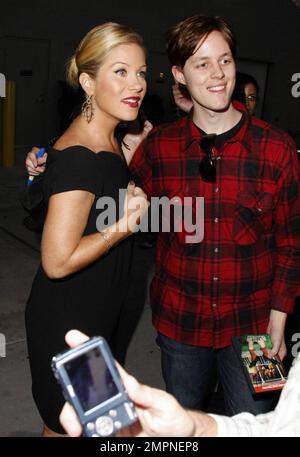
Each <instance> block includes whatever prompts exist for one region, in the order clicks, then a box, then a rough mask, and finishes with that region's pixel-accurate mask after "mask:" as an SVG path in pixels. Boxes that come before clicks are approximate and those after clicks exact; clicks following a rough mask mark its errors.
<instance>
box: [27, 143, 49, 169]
mask: <svg viewBox="0 0 300 457" xmlns="http://www.w3.org/2000/svg"><path fill="white" fill-rule="evenodd" d="M38 151H39V148H37V147H35V146H34V147H33V148H32V149H31V151H30V152H28V154H27V156H26V160H25V166H26V169H27V172H28V174H29V175H30V176H38V175H39V174H41V173H44V171H45V165H46V160H47V153H45V154H44V155H43V157H41V158H40V159H37V158H36V155H37V153H38Z"/></svg>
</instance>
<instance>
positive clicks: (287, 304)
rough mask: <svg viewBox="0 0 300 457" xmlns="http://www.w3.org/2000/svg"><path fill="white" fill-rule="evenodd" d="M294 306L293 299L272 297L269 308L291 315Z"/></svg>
mask: <svg viewBox="0 0 300 457" xmlns="http://www.w3.org/2000/svg"><path fill="white" fill-rule="evenodd" d="M294 306H295V298H285V297H280V296H276V297H275V296H273V297H272V299H271V304H270V308H271V309H276V310H277V311H281V312H282V313H287V314H292V312H293V310H294Z"/></svg>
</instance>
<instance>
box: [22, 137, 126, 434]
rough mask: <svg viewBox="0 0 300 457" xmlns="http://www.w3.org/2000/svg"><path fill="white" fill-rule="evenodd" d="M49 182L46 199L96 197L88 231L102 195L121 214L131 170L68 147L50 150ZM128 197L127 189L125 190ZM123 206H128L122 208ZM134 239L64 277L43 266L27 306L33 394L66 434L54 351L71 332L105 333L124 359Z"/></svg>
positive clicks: (48, 420)
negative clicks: (76, 194)
mask: <svg viewBox="0 0 300 457" xmlns="http://www.w3.org/2000/svg"><path fill="white" fill-rule="evenodd" d="M48 153H49V155H48V159H47V172H46V175H45V181H44V192H45V198H46V201H47V199H49V198H50V197H51V195H53V194H57V193H60V192H68V191H72V190H86V191H89V192H91V193H93V194H94V195H95V196H96V198H95V201H94V203H93V206H92V208H91V211H90V214H89V217H88V222H87V226H86V229H85V232H84V235H89V234H91V233H94V232H96V231H97V229H96V219H97V217H98V216H99V214H100V212H101V210H100V209H97V207H96V205H97V201H98V199H99V198H100V197H110V198H111V199H113V201H115V202H116V214H117V217H116V219H117V220H118V219H119V217H118V214H119V190H120V189H126V188H127V184H128V181H129V170H128V168H127V164H126V162H125V161H124V160H123V159H122V157H121V156H118V155H117V154H114V153H112V152H107V151H101V152H99V153H97V154H96V153H94V152H92V151H91V150H89V149H87V148H85V147H83V146H72V147H69V148H67V149H64V150H62V151H57V150H55V149H53V148H49V150H48ZM123 195H124V193H123ZM122 209H123V206H122V208H121V210H122ZM131 255H132V239H131V237H129V238H127V239H125V240H124V241H122V242H121V243H120V244H119V245H118V246H116V247H114V248H113V249H111V251H110V252H109V253H108V254H107V255H105V256H102V257H101V258H100V259H98V260H97V261H96V262H94V263H93V264H91V265H89V266H88V267H86V268H84V269H83V270H80V271H78V272H77V273H75V274H72V275H70V276H68V277H66V278H63V279H59V280H51V279H49V278H48V277H47V276H46V274H45V272H44V271H43V268H42V266H40V267H39V269H38V271H37V274H36V276H35V279H34V282H33V285H32V289H31V293H30V296H29V299H28V302H27V306H26V313H25V319H26V331H27V342H28V354H29V362H30V369H31V374H32V392H33V397H34V400H35V402H36V405H37V407H38V409H39V412H40V414H41V417H42V419H43V421H44V423H45V424H46V425H47V426H48V427H49V428H50V429H52V430H53V431H56V432H58V433H63V432H64V431H63V429H62V427H61V425H60V423H59V420H58V417H59V413H60V410H61V408H62V406H63V403H64V400H63V397H62V394H61V390H60V387H59V386H58V385H57V382H56V380H55V378H54V376H53V374H52V371H51V366H50V365H51V359H52V357H53V355H55V354H57V353H58V352H61V351H62V350H64V349H66V343H65V341H64V336H65V333H66V332H67V331H68V330H70V329H73V328H75V329H79V330H81V331H82V332H84V333H86V334H87V335H90V336H94V335H102V336H104V337H105V338H106V339H107V340H108V343H109V344H110V347H111V349H112V352H113V353H114V356H115V357H116V358H117V359H118V360H119V361H120V362H121V363H123V362H124V357H125V352H126V349H127V348H126V347H124V345H127V344H128V341H129V340H130V337H128V335H126V328H127V327H128V328H131V327H132V326H131V325H127V323H126V321H127V320H128V319H130V313H128V312H127V310H126V291H127V288H128V281H129V277H130V265H131Z"/></svg>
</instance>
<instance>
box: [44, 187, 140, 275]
mask: <svg viewBox="0 0 300 457" xmlns="http://www.w3.org/2000/svg"><path fill="white" fill-rule="evenodd" d="M94 198H95V196H94V194H92V193H90V192H87V191H81V190H74V191H69V192H62V193H59V194H55V195H53V196H52V197H50V200H49V206H48V212H47V217H46V221H45V226H44V231H43V237H42V266H43V269H44V271H45V273H46V274H47V276H48V277H49V278H51V279H59V278H63V277H65V276H68V275H70V274H72V273H75V272H76V271H79V270H81V269H82V268H84V267H86V266H87V265H89V264H91V263H93V262H94V261H95V260H97V259H98V258H99V257H101V256H103V255H104V254H106V253H107V250H108V247H110V246H111V247H112V246H115V245H116V244H118V243H119V242H120V241H121V240H123V239H124V238H126V237H128V236H129V235H130V234H131V233H132V228H133V227H134V226H136V224H138V223H139V218H141V217H142V216H143V215H144V213H145V212H146V211H147V208H148V205H149V204H148V202H147V199H146V197H145V194H144V192H143V191H142V190H141V189H140V188H138V187H135V186H134V185H132V184H130V185H129V186H128V189H127V197H126V199H125V203H124V216H123V217H122V219H120V220H119V221H117V222H116V223H114V224H113V225H111V226H110V227H109V228H107V229H105V230H104V231H103V232H97V233H93V234H91V235H86V236H83V233H84V230H85V227H86V224H87V220H88V216H89V213H90V210H91V207H92V204H93V202H94ZM128 207H130V208H131V209H128ZM104 233H106V239H105V238H104V237H103V234H104Z"/></svg>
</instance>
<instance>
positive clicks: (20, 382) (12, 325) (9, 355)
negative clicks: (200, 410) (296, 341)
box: [0, 151, 164, 437]
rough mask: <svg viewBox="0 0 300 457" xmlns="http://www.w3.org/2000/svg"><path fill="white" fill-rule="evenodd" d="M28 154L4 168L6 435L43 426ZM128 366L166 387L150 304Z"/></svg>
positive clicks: (0, 280) (0, 250) (0, 202)
mask: <svg viewBox="0 0 300 457" xmlns="http://www.w3.org/2000/svg"><path fill="white" fill-rule="evenodd" d="M24 157H25V151H18V153H17V154H16V165H15V166H14V167H12V168H10V169H5V168H1V167H0V334H3V335H4V336H5V340H6V357H0V418H1V419H0V437H26V436H40V432H41V426H42V424H41V420H40V418H39V415H38V412H37V410H36V407H35V404H34V402H33V400H32V397H31V379H30V372H29V365H28V359H27V348H26V340H25V328H24V308H25V303H26V300H27V297H28V294H29V290H30V287H31V283H32V280H33V277H34V275H35V272H36V269H37V266H38V264H39V239H38V236H37V235H35V233H34V232H31V231H29V230H28V229H26V228H25V227H24V225H23V223H22V221H23V219H24V217H26V215H27V213H26V212H25V210H23V208H22V207H21V204H20V203H19V193H20V190H21V189H22V187H23V186H24V184H25V183H26V172H25V169H24V167H23V161H24ZM1 355H3V354H1V351H0V356H1ZM126 368H127V369H128V370H129V371H130V372H131V373H132V374H134V375H135V376H136V377H137V378H138V379H140V380H141V381H143V382H147V383H149V384H151V385H153V386H156V387H161V388H163V386H164V384H163V381H162V378H161V370H160V356H159V350H158V348H157V346H156V344H155V332H154V329H153V327H152V324H151V311H150V308H149V305H148V304H146V305H145V309H144V312H143V315H142V318H141V320H140V324H139V326H138V328H137V330H136V332H135V335H134V337H133V340H132V343H131V345H130V348H129V352H128V356H127V363H126Z"/></svg>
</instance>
